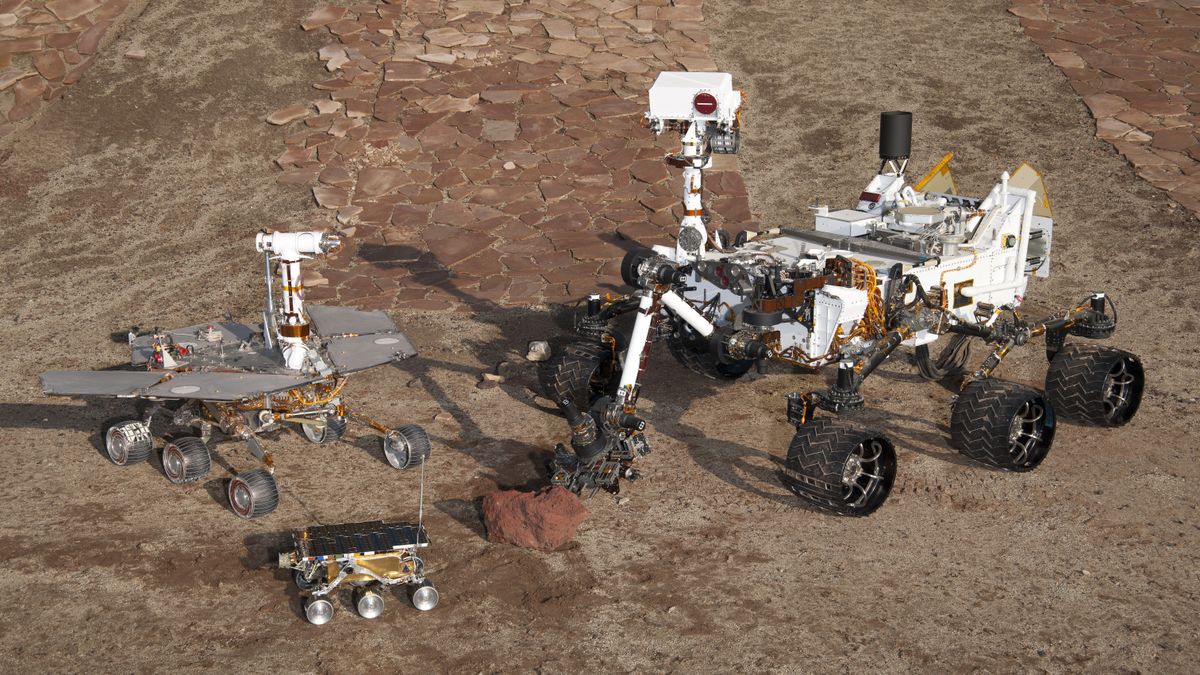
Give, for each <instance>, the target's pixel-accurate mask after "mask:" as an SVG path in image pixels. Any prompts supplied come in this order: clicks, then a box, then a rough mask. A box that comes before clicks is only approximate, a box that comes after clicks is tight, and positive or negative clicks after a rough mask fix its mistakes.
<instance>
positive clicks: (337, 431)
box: [300, 415, 346, 445]
mask: <svg viewBox="0 0 1200 675" xmlns="http://www.w3.org/2000/svg"><path fill="white" fill-rule="evenodd" d="M316 419H317V423H316V424H301V425H300V430H301V431H302V432H304V437H305V438H307V439H308V440H309V442H311V443H316V444H317V445H323V444H325V443H333V442H334V441H336V440H338V439H339V438H341V437H342V434H344V433H346V418H345V417H337V416H335V415H328V416H326V415H323V416H321V417H318V418H316Z"/></svg>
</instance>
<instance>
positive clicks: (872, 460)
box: [783, 417, 896, 516]
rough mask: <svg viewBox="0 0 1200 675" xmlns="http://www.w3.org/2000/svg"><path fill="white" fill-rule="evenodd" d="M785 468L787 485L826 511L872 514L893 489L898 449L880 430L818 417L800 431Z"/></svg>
mask: <svg viewBox="0 0 1200 675" xmlns="http://www.w3.org/2000/svg"><path fill="white" fill-rule="evenodd" d="M784 466H785V471H784V473H783V478H784V484H786V485H787V487H788V488H789V489H790V490H791V491H792V492H794V493H795V494H796V496H797V497H799V498H801V499H803V500H804V501H806V502H808V503H810V504H812V505H813V506H815V507H817V508H820V509H823V510H826V511H832V512H834V513H838V514H842V515H847V516H866V515H869V514H871V513H873V512H874V511H875V510H876V509H878V508H879V507H880V506H882V505H883V502H884V501H886V500H887V497H888V494H889V493H891V491H892V485H893V483H895V481H896V449H895V447H894V446H893V445H892V442H891V441H890V440H888V438H887V437H886V436H884V435H883V434H881V433H879V432H878V431H874V430H872V429H867V428H865V427H862V426H859V425H857V424H853V423H850V422H845V421H842V420H840V419H837V418H829V417H818V418H817V419H814V420H811V421H810V422H808V423H807V424H804V425H802V426H801V427H800V428H798V429H797V430H796V435H795V436H794V437H793V438H792V443H791V445H790V446H789V447H788V453H787V461H786V462H785V464H784Z"/></svg>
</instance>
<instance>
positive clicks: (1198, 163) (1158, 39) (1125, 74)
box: [1009, 0, 1200, 214]
mask: <svg viewBox="0 0 1200 675" xmlns="http://www.w3.org/2000/svg"><path fill="white" fill-rule="evenodd" d="M1009 11H1010V12H1012V13H1013V14H1015V15H1016V16H1018V17H1020V21H1021V26H1023V27H1024V29H1025V32H1026V34H1028V35H1029V37H1030V38H1031V39H1032V40H1033V41H1034V42H1035V43H1037V44H1038V45H1039V46H1040V47H1041V48H1042V50H1043V51H1044V52H1045V53H1046V56H1047V57H1048V58H1049V59H1050V60H1051V61H1053V62H1054V63H1055V65H1057V66H1058V67H1059V68H1061V69H1062V71H1063V73H1064V74H1066V76H1067V78H1068V79H1069V80H1070V82H1071V86H1072V87H1073V88H1074V89H1075V91H1076V92H1078V93H1079V95H1080V96H1082V97H1083V101H1084V103H1086V104H1087V106H1088V108H1089V109H1090V110H1091V111H1092V115H1093V116H1094V117H1095V118H1096V135H1097V136H1099V137H1100V138H1103V139H1105V140H1107V141H1108V142H1109V143H1111V144H1112V145H1113V147H1115V148H1116V149H1117V151H1119V152H1120V153H1121V154H1122V155H1123V156H1124V157H1125V158H1126V159H1128V160H1129V161H1130V162H1131V163H1132V164H1133V166H1134V167H1135V168H1136V170H1137V172H1138V175H1140V176H1141V177H1143V178H1145V179H1146V180H1148V181H1150V183H1152V184H1153V185H1155V186H1157V187H1160V188H1162V189H1163V190H1166V191H1168V192H1169V193H1170V195H1171V197H1172V198H1174V199H1175V200H1176V201H1178V202H1179V203H1180V204H1182V205H1183V206H1184V207H1186V208H1188V209H1189V210H1191V211H1192V212H1193V213H1198V214H1200V0H1174V1H1172V0H1151V1H1149V2H1146V1H1142V2H1133V1H1131V0H1106V1H1105V2H1096V1H1094V0H1093V1H1091V2H1084V1H1079V0H1013V2H1012V6H1011V7H1010V9H1009Z"/></svg>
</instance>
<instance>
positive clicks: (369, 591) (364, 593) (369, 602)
mask: <svg viewBox="0 0 1200 675" xmlns="http://www.w3.org/2000/svg"><path fill="white" fill-rule="evenodd" d="M383 606H384V602H383V594H381V593H380V592H379V589H378V588H376V586H375V585H374V584H372V585H370V586H362V587H360V588H356V589H355V590H354V609H355V610H357V611H358V615H359V616H361V617H362V618H364V619H378V618H379V615H380V614H383Z"/></svg>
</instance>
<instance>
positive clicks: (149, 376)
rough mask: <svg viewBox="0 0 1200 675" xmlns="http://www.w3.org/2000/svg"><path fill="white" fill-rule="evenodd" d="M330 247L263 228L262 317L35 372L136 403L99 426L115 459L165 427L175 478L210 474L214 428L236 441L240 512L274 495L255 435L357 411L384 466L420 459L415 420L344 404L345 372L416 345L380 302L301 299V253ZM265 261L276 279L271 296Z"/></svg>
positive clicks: (139, 452) (331, 430) (323, 235)
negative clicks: (98, 362)
mask: <svg viewBox="0 0 1200 675" xmlns="http://www.w3.org/2000/svg"><path fill="white" fill-rule="evenodd" d="M338 246H340V242H339V240H338V238H337V237H336V236H334V235H333V234H331V233H327V232H267V231H264V232H261V233H259V235H258V237H257V239H256V248H257V249H258V251H260V252H261V253H263V256H264V264H265V272H266V286H267V288H266V291H267V293H266V294H267V303H266V309H265V310H264V311H263V314H262V324H261V325H252V324H245V323H237V322H234V321H232V320H230V319H228V318H227V319H226V320H223V321H213V322H210V323H202V324H196V325H193V326H187V327H185V328H177V329H174V330H159V329H154V330H151V331H146V332H141V331H138V330H137V329H134V330H131V331H130V333H129V346H130V348H131V350H132V356H131V359H130V360H131V365H132V369H129V370H107V371H98V372H97V371H52V372H48V373H43V374H42V376H41V380H42V388H43V390H44V391H45V393H46V394H49V395H56V396H75V397H115V398H128V399H134V400H137V401H139V402H141V403H142V404H143V409H142V411H141V414H140V415H139V416H137V417H134V418H130V419H126V420H122V421H119V422H117V423H115V424H112V425H111V426H109V427H108V428H107V429H106V430H105V433H104V445H105V450H106V451H107V454H108V458H109V459H110V460H111V461H112V463H113V464H116V465H118V466H130V465H133V464H138V463H141V462H145V461H146V460H147V459H149V458H150V456H151V454H153V453H154V447H155V438H156V437H157V436H158V435H160V433H161V434H163V440H164V445H163V448H162V468H163V473H164V474H165V475H166V477H167V479H168V480H170V481H171V482H172V483H176V484H185V483H192V482H195V481H197V480H200V479H201V478H203V477H204V476H206V475H207V474H208V472H209V469H210V467H211V464H212V458H211V455H210V450H209V448H210V444H211V443H212V441H213V439H214V432H220V433H221V434H223V435H224V436H225V437H228V438H231V439H236V440H240V441H242V442H243V443H245V445H246V447H247V448H248V449H249V451H250V453H251V454H252V455H253V456H254V457H255V458H257V459H258V460H259V461H260V462H261V466H260V467H258V468H253V469H249V470H246V471H241V472H239V473H238V474H237V475H235V476H234V477H233V479H232V480H231V481H230V482H229V485H228V496H229V506H230V508H231V509H232V510H233V512H234V513H235V514H237V515H238V516H240V517H242V518H258V517H260V516H264V515H266V514H268V513H270V512H272V511H274V510H275V508H276V506H278V504H279V489H278V486H277V485H276V482H275V476H274V473H275V463H274V459H273V457H272V455H271V453H269V452H267V451H266V450H264V449H263V447H262V445H261V443H260V442H259V437H260V435H262V434H264V433H268V432H272V431H275V430H278V429H281V428H283V427H285V426H295V427H298V428H299V429H300V431H301V432H302V433H303V435H304V437H305V438H307V439H308V440H309V441H311V442H313V443H317V444H323V443H332V442H334V441H336V440H338V439H339V438H340V437H341V436H342V434H343V433H345V432H346V428H347V426H348V424H349V423H350V422H357V423H360V424H363V425H366V426H368V427H370V428H372V429H374V430H376V431H378V432H379V433H380V434H381V435H382V444H383V454H384V456H385V457H386V458H387V461H388V462H389V463H390V464H391V465H392V466H394V467H396V468H398V469H404V468H409V467H412V466H417V465H419V464H421V463H422V462H424V461H425V459H426V458H428V457H429V454H430V447H431V446H430V443H429V437H428V436H427V435H426V434H425V431H424V430H423V429H421V427H419V426H415V425H403V426H399V427H396V428H390V427H386V426H384V425H382V424H380V423H379V422H376V421H375V420H373V419H371V418H369V417H367V416H366V415H363V414H361V413H358V412H356V411H354V410H352V409H351V408H350V407H349V406H347V404H346V402H345V399H344V395H343V389H344V388H345V386H346V381H347V378H348V377H349V376H350V375H351V374H353V373H356V372H359V371H362V370H366V369H368V368H373V367H375V366H380V365H383V364H387V363H391V362H394V361H398V360H402V359H407V358H409V357H411V356H413V355H415V354H416V351H415V350H414V349H413V346H412V344H411V343H410V342H409V341H408V338H407V337H405V335H404V334H403V333H401V332H399V331H398V329H397V328H396V324H395V323H393V322H392V320H391V318H389V317H388V316H387V315H386V314H384V313H383V312H377V311H373V312H364V311H360V310H356V309H351V308H347V307H327V306H321V305H305V304H304V295H303V289H304V286H303V282H302V279H301V276H300V261H301V260H302V259H304V258H309V257H312V256H314V255H321V254H325V253H329V252H331V251H333V250H334V249H336V248H337V247H338ZM272 263H275V264H276V265H277V266H278V268H279V273H280V278H281V289H280V297H281V302H280V304H279V306H278V307H277V306H276V303H275V297H274V291H273V288H272V285H273V284H272V272H271V267H272Z"/></svg>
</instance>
